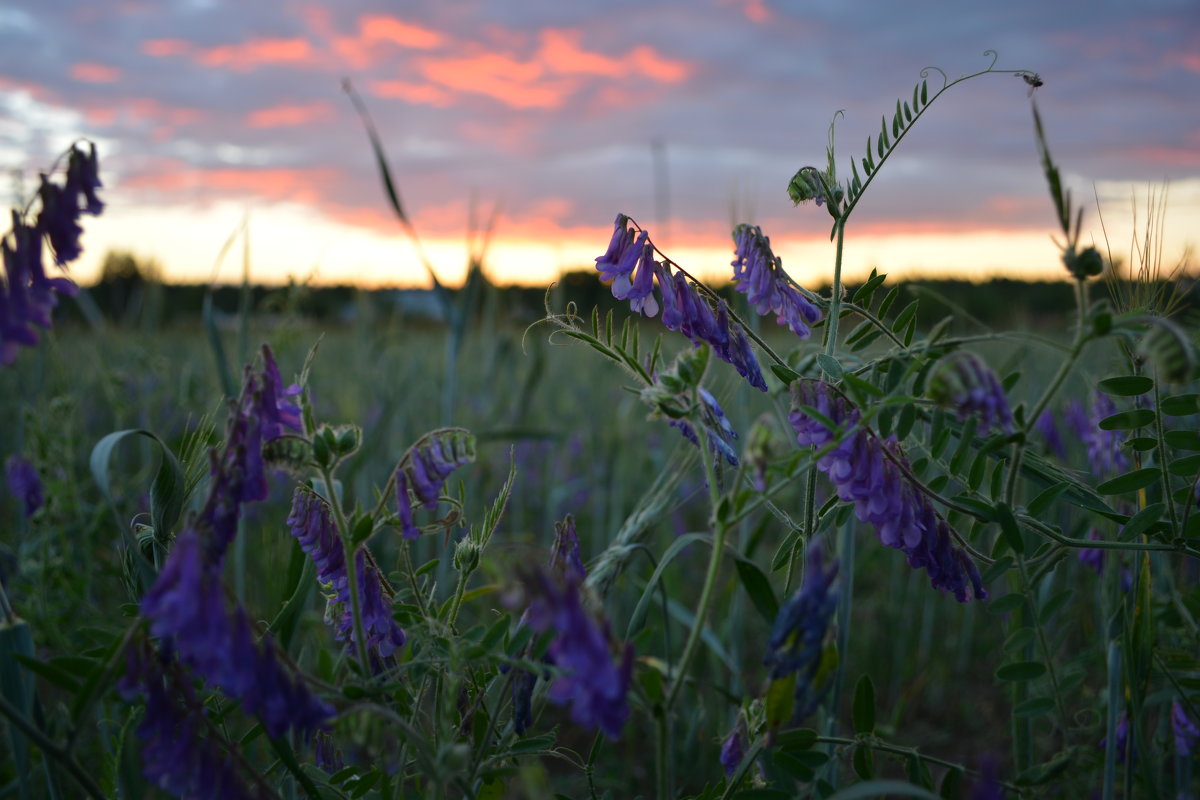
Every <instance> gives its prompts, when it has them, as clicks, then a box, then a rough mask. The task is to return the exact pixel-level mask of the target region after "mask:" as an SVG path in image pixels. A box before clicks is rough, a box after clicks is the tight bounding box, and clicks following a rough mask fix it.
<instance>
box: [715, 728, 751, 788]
mask: <svg viewBox="0 0 1200 800" xmlns="http://www.w3.org/2000/svg"><path fill="white" fill-rule="evenodd" d="M745 757H746V721H745V720H744V719H743V718H742V715H741V714H738V720H737V724H736V725H734V726H733V730H732V731H730V732H729V736H727V737H725V741H724V742H722V743H721V756H720V761H721V767H722V768H723V769H724V770H725V777H726V778H732V777H733V773H734V771H735V770H737V768H738V765H739V764H741V763H742V759H743V758H745Z"/></svg>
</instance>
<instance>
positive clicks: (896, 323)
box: [892, 300, 919, 333]
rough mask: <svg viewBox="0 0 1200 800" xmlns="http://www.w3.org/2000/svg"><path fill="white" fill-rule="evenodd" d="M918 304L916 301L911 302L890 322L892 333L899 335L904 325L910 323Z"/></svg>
mask: <svg viewBox="0 0 1200 800" xmlns="http://www.w3.org/2000/svg"><path fill="white" fill-rule="evenodd" d="M918 302H919V301H917V300H913V301H912V302H911V303H909V304H908V305H906V306H905V307H904V308H902V309H901V310H900V313H899V314H897V315H896V318H895V319H894V320H892V333H899V332H900V330H901V329H902V328H903V327H904V326H905V325H907V324H908V323H909V322H911V321H912V319H913V317H915V316H916V314H917V303H918Z"/></svg>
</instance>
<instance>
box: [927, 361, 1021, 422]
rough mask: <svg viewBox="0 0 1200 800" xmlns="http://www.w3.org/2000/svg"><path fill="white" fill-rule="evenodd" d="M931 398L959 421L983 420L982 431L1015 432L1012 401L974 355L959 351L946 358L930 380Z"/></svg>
mask: <svg viewBox="0 0 1200 800" xmlns="http://www.w3.org/2000/svg"><path fill="white" fill-rule="evenodd" d="M929 396H930V397H931V398H933V400H934V401H936V402H937V403H940V404H941V405H944V406H950V407H952V408H954V409H955V411H956V413H957V416H958V419H959V420H965V419H966V418H967V417H970V416H972V415H978V417H979V429H980V431H981V432H984V433H986V432H987V431H989V430H990V429H991V428H992V427H993V426H994V427H997V428H1000V429H1001V430H1004V431H1009V430H1011V429H1012V413H1011V412H1010V411H1009V408H1008V397H1007V396H1006V395H1005V394H1004V387H1003V386H1001V385H1000V380H999V379H998V378H997V377H996V373H994V372H992V370H991V369H990V368H989V367H988V365H987V364H985V363H983V361H982V360H980V358H979V357H978V356H976V355H975V354H974V353H968V352H967V351H965V350H959V351H956V352H954V353H951V354H950V355H948V356H945V357H944V358H942V359H941V360H940V361H939V362H938V363H937V364H936V365H935V366H934V368H933V374H932V376H931V377H930V379H929Z"/></svg>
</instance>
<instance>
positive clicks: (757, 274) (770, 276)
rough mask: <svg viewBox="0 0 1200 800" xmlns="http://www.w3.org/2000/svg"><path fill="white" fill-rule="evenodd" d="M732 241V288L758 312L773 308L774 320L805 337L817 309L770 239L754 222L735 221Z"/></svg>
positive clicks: (819, 314) (818, 317) (810, 331)
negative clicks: (792, 278) (740, 223)
mask: <svg viewBox="0 0 1200 800" xmlns="http://www.w3.org/2000/svg"><path fill="white" fill-rule="evenodd" d="M733 241H734V244H735V248H734V256H733V262H732V266H733V279H734V280H735V281H737V283H736V285H735V286H734V288H735V289H736V290H737V291H739V292H741V293H742V294H744V295H746V300H747V302H749V303H750V305H751V306H753V307H754V310H755V311H757V312H758V313H759V314H767V313H772V312H773V313H774V314H775V321H776V322H778V323H779V324H780V325H787V326H788V327H789V328H790V329H791V331H792V333H794V334H796V336H798V337H799V338H801V339H807V338H808V336H809V334H811V333H812V329H811V327H810V326H812V325H813V324H815V323H817V322H819V321H820V319H821V312H820V310H819V309H818V308H817V307H816V305H814V304H813V303H812V302H811V301H810V300H809V299H808V298H807V297H805V296H804V295H803V294H801V292H800V291H799V290H798V289H797V288H796V286H795V285H794V284H793V282H792V280H791V278H789V277H788V275H787V273H786V272H784V271H783V259H781V258H779V256H777V255H775V253H773V252H772V251H771V240H770V239H769V238H767V237H766V236H764V235H763V232H762V229H761V228H759V227H758V226H757V225H738V226H737V227H736V228H734V229H733Z"/></svg>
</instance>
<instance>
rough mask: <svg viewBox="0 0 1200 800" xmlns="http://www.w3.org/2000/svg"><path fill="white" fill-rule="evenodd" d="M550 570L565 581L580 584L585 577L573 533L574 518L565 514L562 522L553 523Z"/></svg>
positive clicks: (585, 572)
mask: <svg viewBox="0 0 1200 800" xmlns="http://www.w3.org/2000/svg"><path fill="white" fill-rule="evenodd" d="M550 568H551V569H554V570H557V571H558V572H560V573H561V574H562V575H563V576H564V577H566V579H567V580H572V581H577V582H580V583H582V582H583V579H584V578H586V577H587V570H586V569H584V566H583V559H582V558H581V557H580V555H579V536H578V534H576V532H575V517H573V516H571V515H570V514H567V516H566V517H565V518H564V519H563V521H562V522H556V523H554V546H553V547H552V548H551V550H550Z"/></svg>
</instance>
